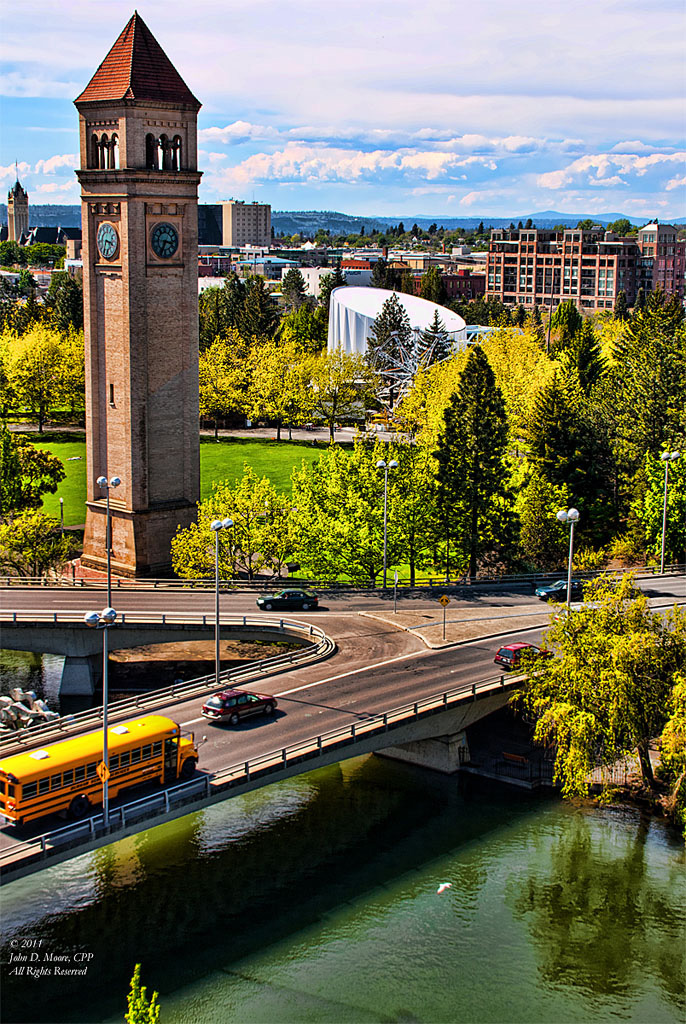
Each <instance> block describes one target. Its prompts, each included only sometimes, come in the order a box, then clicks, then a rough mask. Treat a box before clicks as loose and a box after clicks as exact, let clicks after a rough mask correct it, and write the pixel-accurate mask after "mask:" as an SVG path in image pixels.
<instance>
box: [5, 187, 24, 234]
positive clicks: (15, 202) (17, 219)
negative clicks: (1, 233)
mask: <svg viewBox="0 0 686 1024" xmlns="http://www.w3.org/2000/svg"><path fill="white" fill-rule="evenodd" d="M28 230H29V194H28V192H27V191H26V190H25V189H24V188H22V186H21V184H20V183H19V178H17V180H16V181H15V183H14V185H13V186H12V188H11V189H10V190H9V192H8V193H7V237H8V239H9V241H10V242H19V241H20V240H21V237H22V235H25V234H28Z"/></svg>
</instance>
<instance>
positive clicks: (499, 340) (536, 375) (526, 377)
mask: <svg viewBox="0 0 686 1024" xmlns="http://www.w3.org/2000/svg"><path fill="white" fill-rule="evenodd" d="M482 348H483V350H484V352H485V353H486V355H487V356H488V361H489V363H490V364H491V369H492V370H493V373H494V375H495V382H496V384H497V385H498V387H499V388H500V390H501V391H502V393H503V398H504V399H505V408H506V410H507V417H508V420H509V422H510V429H511V430H512V431H513V432H515V433H516V432H517V431H518V430H519V429H520V428H521V426H522V424H523V423H524V421H525V420H526V418H527V417H528V415H529V412H530V410H531V406H532V403H533V401H534V399H535V397H536V394H537V393H538V391H539V390H540V389H541V388H542V387H543V386H544V385H545V384H547V383H548V381H549V380H550V378H551V377H552V375H553V373H554V371H555V365H556V364H555V363H554V361H553V360H552V359H551V358H550V357H549V356H548V355H546V353H545V352H544V351H543V349H542V348H541V346H540V344H539V342H538V341H537V339H536V337H535V336H534V334H533V332H532V330H531V329H530V328H526V329H525V330H524V331H522V333H519V331H517V330H514V329H512V328H502V329H500V330H497V331H494V332H493V334H490V335H489V336H488V337H487V338H485V339H484V341H483V342H482Z"/></svg>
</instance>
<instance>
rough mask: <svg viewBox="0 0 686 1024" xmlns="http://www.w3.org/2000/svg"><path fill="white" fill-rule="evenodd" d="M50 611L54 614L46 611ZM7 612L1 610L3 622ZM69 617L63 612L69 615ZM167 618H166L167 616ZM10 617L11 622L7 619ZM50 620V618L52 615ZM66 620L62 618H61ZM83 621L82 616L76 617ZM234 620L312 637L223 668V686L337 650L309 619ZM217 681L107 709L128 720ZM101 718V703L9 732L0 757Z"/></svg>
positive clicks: (211, 678)
mask: <svg viewBox="0 0 686 1024" xmlns="http://www.w3.org/2000/svg"><path fill="white" fill-rule="evenodd" d="M45 614H46V615H51V614H53V613H48V612H46V613H45ZM2 618H3V616H2V615H1V614H0V622H1V621H2ZM66 618H67V615H66V613H65V619H66ZM167 618H168V617H167ZM206 618H207V619H209V620H210V621H211V622H214V618H213V617H212V616H202V619H206ZM5 621H7V620H5ZM49 621H52V619H49ZM60 621H62V620H60ZM78 621H79V622H80V623H82V622H83V620H82V619H79V620H78ZM232 623H234V624H236V625H240V626H241V627H244V626H246V627H247V628H252V627H254V628H255V629H257V628H259V629H260V631H261V632H264V631H265V627H267V628H268V627H269V626H271V628H272V629H275V628H278V630H279V632H281V633H283V635H284V636H295V637H297V638H298V639H301V640H302V639H308V640H311V643H309V644H308V645H307V646H306V647H302V648H300V649H299V650H296V651H288V652H287V653H285V654H275V655H271V656H270V657H269V658H261V659H260V660H259V661H251V662H249V663H248V664H246V665H241V666H239V667H238V668H229V669H224V670H223V671H222V672H220V674H219V684H220V686H221V685H222V684H226V683H231V684H232V685H233V684H235V683H239V682H249V681H250V680H253V679H260V678H262V677H263V676H269V675H276V674H277V673H278V672H282V671H285V670H287V669H289V668H296V667H299V666H301V665H303V664H310V663H313V662H317V661H323V660H324V659H325V658H327V657H328V656H329V655H330V654H333V652H334V651H335V649H336V644H335V643H334V641H333V640H332V639H331V637H329V636H327V634H326V633H325V632H324V630H322V629H320V628H319V626H313V625H311V624H309V623H304V622H297V621H292V620H290V619H279V620H277V621H275V620H273V619H264V618H262V619H254V620H249V619H248V617H247V616H242V617H237V618H235V619H232V618H231V617H230V616H225V617H224V618H223V620H222V625H223V626H230V625H231V624H232ZM216 688H217V682H216V677H215V674H214V673H211V674H210V675H206V676H197V677H196V678H195V679H189V680H187V681H186V682H183V683H173V684H172V685H171V686H165V687H163V688H162V689H159V690H152V691H150V692H149V693H142V694H139V695H137V696H136V697H126V698H124V699H123V700H118V701H114V702H113V703H111V704H110V705H109V707H108V719H109V721H110V722H112V723H114V722H115V721H119V720H121V719H122V718H126V717H128V716H129V715H131V714H132V713H136V712H138V711H141V710H146V711H150V710H152V709H153V708H156V707H161V706H162V705H164V704H166V703H167V702H168V701H169V700H187V699H189V698H191V697H195V696H198V695H202V694H204V693H207V691H208V690H216ZM101 722H102V707H99V708H90V709H89V710H88V711H79V712H77V713H76V714H74V715H66V716H64V717H63V718H58V719H56V720H53V721H51V722H45V723H40V724H37V725H34V726H30V727H27V728H26V729H21V730H17V731H16V732H14V731H13V732H11V733H8V734H7V735H5V736H3V737H2V738H0V756H3V757H7V756H9V755H10V754H12V753H14V752H15V751H19V750H23V749H26V746H27V745H28V744H30V743H32V742H33V741H34V740H38V741H39V742H43V741H44V740H46V739H53V740H54V739H57V738H61V737H63V736H68V735H70V734H71V733H73V732H76V731H77V730H80V729H82V728H83V727H84V726H87V725H90V724H92V725H93V727H94V728H95V727H96V726H97V725H98V724H99V723H101Z"/></svg>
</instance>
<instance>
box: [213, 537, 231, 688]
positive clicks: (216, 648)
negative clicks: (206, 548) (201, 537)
mask: <svg viewBox="0 0 686 1024" xmlns="http://www.w3.org/2000/svg"><path fill="white" fill-rule="evenodd" d="M232 526H233V519H213V520H212V522H211V523H210V529H211V530H214V681H215V685H216V686H217V688H219V531H220V530H230V529H231V527H232Z"/></svg>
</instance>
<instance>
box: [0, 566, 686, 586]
mask: <svg viewBox="0 0 686 1024" xmlns="http://www.w3.org/2000/svg"><path fill="white" fill-rule="evenodd" d="M566 572H567V570H566V569H565V568H560V569H559V570H558V571H557V572H547V573H546V572H537V573H521V574H514V575H492V576H478V577H477V578H476V580H475V581H474V584H470V582H469V578H468V577H466V576H464V575H460V576H457V577H454V578H452V579H448V580H446V579H445V578H442V577H440V576H436V577H431V576H428V577H423V578H422V579H420V580H419V581H417V582H415V584H414V586H411V585H410V582H409V581H408V580H399V581H398V589H399V590H403V589H404V590H422V589H426V588H432V587H433V588H435V587H460V586H472V585H473V586H477V587H478V586H482V585H484V586H492V585H497V584H507V583H535V582H540V583H545V582H546V581H548V580H553V581H554V580H557V579H560V576H561V575H566ZM627 572H634V573H637V574H638V575H639V576H649V577H654V576H660V575H661V573H660V570H659V567H658V566H655V565H635V566H630V567H626V568H624V569H612V570H600V571H597V570H579V571H578V572H575V573H574V576H575V577H578V578H582V579H593V578H594V577H596V576H603V575H605V576H610V577H614V576H623V575H624V574H625V573H627ZM684 572H686V563H677V562H675V563H672V564H670V565H666V566H665V572H664V575H665V576H668V575H669V576H673V575H679V574H681V573H684ZM219 585H220V589H221V590H222V591H223V592H227V591H236V590H248V591H255V590H258V591H259V590H265V589H271V590H273V589H275V588H280V589H283V588H284V587H311V588H316V589H317V590H325V591H329V590H330V591H338V590H343V591H345V592H346V593H347V592H354V593H357V592H361V593H368V592H370V591H371V592H372V593H373V592H375V591H380V590H381V591H382V590H383V587H360V586H355V585H354V584H352V583H341V582H340V581H338V580H312V579H306V578H303V577H299V576H282V577H279V576H276V577H271V578H269V579H256V580H246V579H223V580H220V581H219ZM0 587H7V588H11V587H19V588H24V587H44V588H50V587H60V588H61V587H65V588H68V589H93V590H105V589H106V588H107V581H106V580H105V579H102V580H85V579H78V578H76V579H70V578H69V577H66V576H61V577H54V578H53V577H45V576H0ZM112 588H113V589H114V590H203V591H205V590H207V591H214V588H215V581H214V578H212V579H209V578H207V579H123V578H122V577H114V578H113V579H112ZM386 590H392V584H391V585H389V586H388V587H387V588H386Z"/></svg>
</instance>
